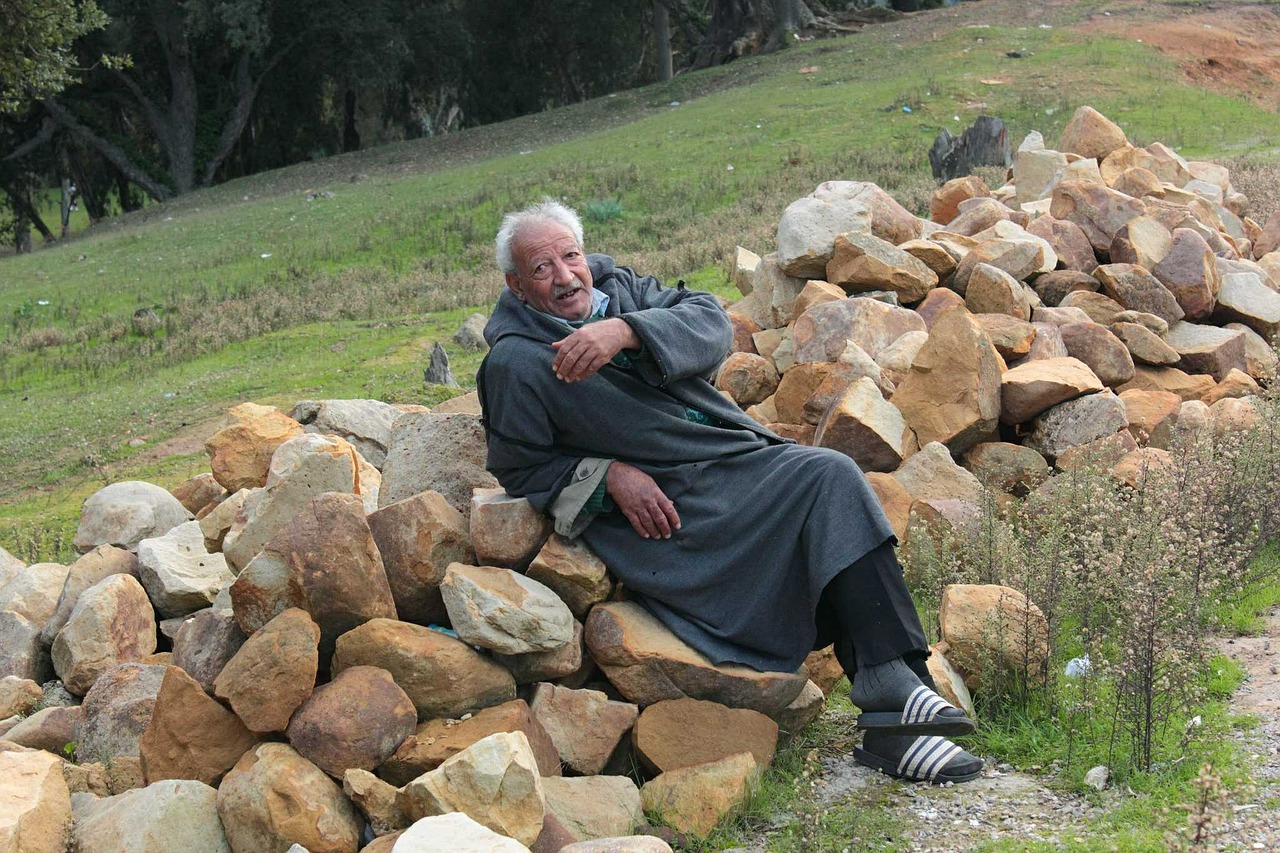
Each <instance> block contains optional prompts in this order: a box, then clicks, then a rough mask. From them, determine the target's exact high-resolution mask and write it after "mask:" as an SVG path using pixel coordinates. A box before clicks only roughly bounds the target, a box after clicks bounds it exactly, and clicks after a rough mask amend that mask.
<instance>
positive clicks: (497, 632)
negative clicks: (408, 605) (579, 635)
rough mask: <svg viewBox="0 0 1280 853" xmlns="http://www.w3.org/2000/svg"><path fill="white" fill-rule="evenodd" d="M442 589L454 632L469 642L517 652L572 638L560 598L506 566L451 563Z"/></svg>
mask: <svg viewBox="0 0 1280 853" xmlns="http://www.w3.org/2000/svg"><path fill="white" fill-rule="evenodd" d="M440 592H441V594H442V595H443V596H444V605H445V608H446V609H447V610H448V611H449V622H450V624H451V625H452V626H453V630H454V631H456V632H457V634H458V637H459V639H461V640H463V641H465V642H468V643H471V644H472V645H477V646H482V647H484V648H487V649H492V650H494V651H497V652H501V653H503V654H508V655H515V654H526V653H528V652H545V651H551V650H553V649H559V648H563V647H564V646H565V645H566V644H568V643H569V641H570V640H572V639H573V614H572V613H571V612H570V611H569V608H568V607H567V606H566V605H565V603H564V602H563V601H561V600H560V597H559V596H557V595H556V594H555V593H554V592H552V591H551V590H550V589H548V588H547V587H545V586H543V585H542V584H540V583H538V582H537V581H535V580H532V579H530V578H527V577H525V576H524V575H521V574H517V573H516V572H513V571H511V570H510V569H502V568H497V567H494V566H464V565H463V564H461V563H454V564H453V565H451V566H449V569H448V571H446V572H445V576H444V582H443V583H441V584H440Z"/></svg>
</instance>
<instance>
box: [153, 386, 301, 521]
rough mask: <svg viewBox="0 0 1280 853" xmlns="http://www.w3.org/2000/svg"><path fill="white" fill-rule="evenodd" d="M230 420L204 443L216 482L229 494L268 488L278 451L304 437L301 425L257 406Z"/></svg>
mask: <svg viewBox="0 0 1280 853" xmlns="http://www.w3.org/2000/svg"><path fill="white" fill-rule="evenodd" d="M227 419H228V420H229V421H230V424H229V425H228V426H226V427H223V428H222V429H220V430H218V431H217V432H215V433H214V434H213V435H211V436H209V439H208V440H207V441H205V443H204V448H205V450H206V451H207V452H208V454H209V464H210V468H211V469H212V471H213V476H214V479H216V480H217V481H218V483H219V484H221V486H222V487H223V488H224V489H226V490H227V491H228V492H236V491H239V490H240V489H252V488H256V487H259V486H265V485H266V483H267V471H268V469H269V468H270V467H271V457H272V455H274V454H275V452H276V448H277V447H279V446H280V445H281V444H284V443H285V442H286V441H288V440H289V439H291V438H293V437H294V436H297V435H301V434H302V426H301V425H300V424H299V423H298V422H297V421H295V420H294V419H293V418H291V417H289V416H288V415H286V414H284V413H283V412H281V411H280V410H279V409H277V408H276V407H275V406H260V405H258V404H257V403H241V404H240V405H238V406H236V407H235V408H233V409H231V410H230V411H228V412H227ZM161 532H163V531H161ZM152 535H155V534H152Z"/></svg>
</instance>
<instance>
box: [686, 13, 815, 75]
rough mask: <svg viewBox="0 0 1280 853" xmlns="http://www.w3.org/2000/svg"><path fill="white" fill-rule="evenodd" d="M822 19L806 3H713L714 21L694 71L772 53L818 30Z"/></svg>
mask: <svg viewBox="0 0 1280 853" xmlns="http://www.w3.org/2000/svg"><path fill="white" fill-rule="evenodd" d="M817 24H818V18H817V16H816V15H814V13H813V10H812V9H810V8H809V6H808V5H806V3H805V0H712V2H711V21H710V24H709V25H708V27H707V32H706V35H705V36H704V37H703V39H702V42H701V44H699V45H698V48H697V51H696V52H695V53H694V57H693V63H692V67H694V68H707V67H709V66H712V65H720V64H722V63H725V62H728V61H730V60H732V59H736V58H737V57H739V56H745V55H746V54H750V53H768V52H769V51H773V50H777V49H779V48H781V47H785V46H786V40H787V38H788V37H790V36H791V35H793V34H795V33H798V32H800V31H801V30H804V29H808V28H811V27H814V26H816V25H817Z"/></svg>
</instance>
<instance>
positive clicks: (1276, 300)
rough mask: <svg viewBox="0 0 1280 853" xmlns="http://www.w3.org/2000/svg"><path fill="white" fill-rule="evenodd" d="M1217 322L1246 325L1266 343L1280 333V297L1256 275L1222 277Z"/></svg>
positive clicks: (1243, 273) (1228, 275)
mask: <svg viewBox="0 0 1280 853" xmlns="http://www.w3.org/2000/svg"><path fill="white" fill-rule="evenodd" d="M1214 316H1215V319H1218V320H1221V321H1229V322H1238V323H1243V324H1244V325H1246V326H1248V327H1249V328H1251V329H1253V330H1254V331H1255V332H1257V333H1258V334H1259V335H1261V336H1262V337H1263V338H1264V339H1266V340H1271V339H1272V338H1274V337H1275V335H1276V332H1277V331H1280V293H1277V292H1276V291H1274V290H1272V289H1271V288H1270V287H1268V286H1267V285H1266V284H1265V283H1263V279H1262V275H1261V274H1259V273H1256V272H1231V273H1226V274H1225V275H1223V276H1222V286H1221V288H1220V289H1219V290H1218V304H1217V309H1216V311H1215V314H1214Z"/></svg>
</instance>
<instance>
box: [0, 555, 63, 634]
mask: <svg viewBox="0 0 1280 853" xmlns="http://www.w3.org/2000/svg"><path fill="white" fill-rule="evenodd" d="M69 571H70V569H69V568H68V567H67V566H63V565H60V564H59V563H32V564H31V565H29V566H27V567H26V568H25V569H22V570H21V571H19V572H18V573H17V574H16V575H15V576H14V577H13V578H12V579H11V580H10V581H9V582H8V583H6V584H4V585H3V586H0V610H8V611H9V612H11V613H17V614H19V615H22V616H25V617H26V618H27V619H29V620H31V621H32V622H34V623H35V624H36V625H40V626H43V625H44V624H45V623H46V622H48V621H49V618H50V617H52V616H53V614H54V611H55V610H56V609H57V607H58V594H59V593H60V592H62V587H63V586H64V585H65V584H66V582H67V575H68V572H69Z"/></svg>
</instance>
